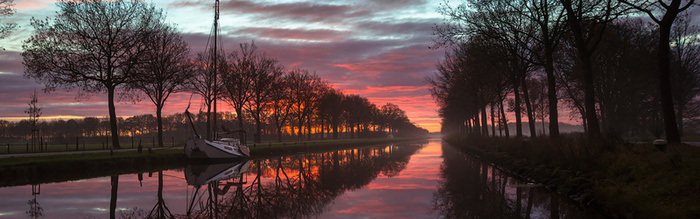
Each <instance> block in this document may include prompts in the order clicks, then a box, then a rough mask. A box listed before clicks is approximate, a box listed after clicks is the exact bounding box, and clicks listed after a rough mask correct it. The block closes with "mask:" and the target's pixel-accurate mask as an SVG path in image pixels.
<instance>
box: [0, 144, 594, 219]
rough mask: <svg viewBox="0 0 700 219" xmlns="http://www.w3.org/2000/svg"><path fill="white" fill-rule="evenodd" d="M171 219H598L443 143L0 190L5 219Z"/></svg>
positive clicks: (220, 165) (376, 148)
mask: <svg viewBox="0 0 700 219" xmlns="http://www.w3.org/2000/svg"><path fill="white" fill-rule="evenodd" d="M0 180H2V179H0ZM171 216H173V217H176V218H308V217H313V218H588V217H591V216H590V215H588V213H586V212H582V211H581V210H580V209H578V208H576V207H574V205H572V204H571V203H570V202H568V201H566V200H562V199H560V197H559V196H557V195H553V194H551V193H548V192H546V191H544V190H543V189H542V188H538V187H535V186H532V185H531V184H527V183H524V182H521V181H518V180H516V179H513V178H512V177H511V176H509V175H507V174H505V173H503V172H501V171H499V170H497V169H495V168H492V166H490V165H488V164H486V163H483V162H481V161H480V160H477V159H475V158H473V157H471V156H468V155H465V154H463V153H461V152H459V151H457V150H455V149H454V148H452V147H451V146H449V145H446V144H445V145H443V143H441V141H440V140H437V139H435V140H430V141H424V142H414V143H402V144H395V145H385V146H380V147H374V148H362V149H354V150H341V151H335V152H327V153H315V154H300V155H296V156H290V157H280V158H275V159H267V160H251V161H247V162H241V163H231V164H218V165H194V166H193V165H189V166H186V167H184V168H181V169H169V170H162V171H158V172H152V173H134V174H126V175H119V176H111V177H110V176H108V177H100V178H92V179H83V180H79V181H71V182H62V183H49V184H36V185H25V186H16V187H4V188H0V218H37V217H43V218H110V217H115V218H146V217H151V218H160V217H166V218H169V217H171Z"/></svg>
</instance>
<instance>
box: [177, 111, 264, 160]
mask: <svg viewBox="0 0 700 219" xmlns="http://www.w3.org/2000/svg"><path fill="white" fill-rule="evenodd" d="M187 108H188V109H189V106H188V107H187ZM185 114H186V115H187V118H188V119H189V121H190V125H192V130H193V131H194V138H193V139H188V140H187V143H186V144H185V156H187V158H189V159H193V160H221V159H234V158H245V157H250V148H248V146H246V145H245V142H246V139H245V136H246V133H245V131H243V130H235V131H229V132H227V133H229V134H236V133H240V134H242V135H240V136H243V137H242V139H236V138H220V139H219V140H213V141H210V140H207V139H204V138H202V136H200V135H199V134H197V130H196V129H195V127H194V123H193V122H192V115H191V114H190V112H189V111H188V110H185Z"/></svg>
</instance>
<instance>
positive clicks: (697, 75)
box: [671, 14, 700, 137]
mask: <svg viewBox="0 0 700 219" xmlns="http://www.w3.org/2000/svg"><path fill="white" fill-rule="evenodd" d="M680 18H681V19H679V20H678V23H677V24H676V25H674V26H673V31H672V32H671V36H672V38H671V39H672V41H673V44H674V46H673V47H672V50H671V54H672V59H671V61H672V62H671V88H672V92H673V100H674V102H675V104H676V106H677V107H676V119H677V120H678V133H679V134H680V136H681V137H683V136H684V126H685V124H684V122H683V119H684V118H685V115H687V114H688V113H690V112H692V110H689V108H690V105H691V104H692V102H693V99H695V97H696V96H698V94H700V62H698V60H697V57H700V46H699V43H700V38H698V37H697V35H698V34H700V29H699V28H698V26H696V25H691V23H690V21H691V17H690V16H689V15H688V14H686V15H684V16H681V17H680ZM691 118H692V116H691Z"/></svg>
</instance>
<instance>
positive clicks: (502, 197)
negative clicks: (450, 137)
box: [432, 144, 591, 218]
mask: <svg viewBox="0 0 700 219" xmlns="http://www.w3.org/2000/svg"><path fill="white" fill-rule="evenodd" d="M442 156H443V158H444V161H443V163H442V165H441V166H440V175H441V178H442V179H443V180H442V181H441V182H440V185H439V187H438V188H437V191H436V192H435V194H434V197H433V209H432V211H433V213H438V214H440V215H442V216H444V217H445V218H588V217H591V215H588V213H587V212H586V213H582V212H581V210H579V209H578V208H577V207H576V206H574V205H572V204H560V200H559V199H560V197H559V196H556V195H551V194H548V195H536V194H541V193H540V192H544V191H543V188H539V187H533V186H532V185H530V184H523V183H522V182H519V181H517V180H515V179H512V178H511V177H510V176H508V175H507V174H506V173H504V172H502V171H500V170H498V169H496V168H493V166H491V165H488V164H486V163H484V162H482V161H481V160H478V159H476V158H474V157H472V156H469V155H466V154H464V153H462V152H461V151H458V150H457V149H455V148H453V147H452V146H450V145H447V144H443V146H442Z"/></svg>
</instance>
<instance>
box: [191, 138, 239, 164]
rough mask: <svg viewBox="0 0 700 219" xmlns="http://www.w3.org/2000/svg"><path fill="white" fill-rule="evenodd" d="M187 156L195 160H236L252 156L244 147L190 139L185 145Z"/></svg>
mask: <svg viewBox="0 0 700 219" xmlns="http://www.w3.org/2000/svg"><path fill="white" fill-rule="evenodd" d="M185 156H187V157H188V158H190V159H195V160H202V159H207V160H212V159H234V158H245V157H249V156H250V152H249V150H248V148H247V147H246V146H244V145H240V146H232V145H228V144H221V143H217V142H213V141H208V140H204V139H190V140H187V144H186V145H185Z"/></svg>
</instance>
